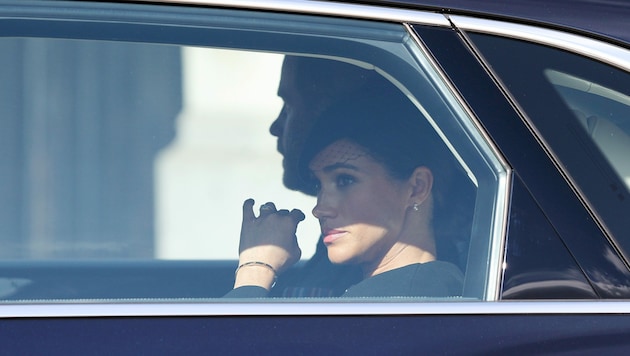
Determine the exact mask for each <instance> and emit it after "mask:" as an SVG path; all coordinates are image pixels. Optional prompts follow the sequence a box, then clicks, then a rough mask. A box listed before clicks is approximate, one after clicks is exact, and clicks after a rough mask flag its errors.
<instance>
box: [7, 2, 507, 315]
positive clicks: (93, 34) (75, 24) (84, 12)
mask: <svg viewBox="0 0 630 356" xmlns="http://www.w3.org/2000/svg"><path fill="white" fill-rule="evenodd" d="M280 3H284V2H280ZM316 4H317V5H316V8H317V9H319V11H314V10H312V9H311V10H309V11H312V12H314V13H318V14H321V13H322V11H323V10H322V9H326V8H327V6H328V4H326V3H316ZM3 6H4V5H3ZM3 6H0V11H4V10H5V9H4V8H3ZM102 6H105V5H102ZM119 6H120V7H119ZM126 6H130V7H132V8H133V9H135V10H145V7H144V6H142V7H140V6H138V5H107V6H105V7H106V8H108V9H109V10H116V11H112V14H110V16H111V17H110V18H109V19H102V18H100V17H99V15H98V14H96V13H95V12H94V10H92V9H90V8H89V7H88V6H87V5H85V4H80V5H79V8H80V9H81V10H80V11H76V12H71V13H70V14H65V20H61V19H50V18H47V16H41V17H40V18H38V17H37V16H32V15H28V11H26V10H25V9H22V8H20V7H19V6H15V7H13V8H11V7H9V10H11V11H8V12H9V13H11V12H12V11H13V12H14V14H19V15H14V16H15V17H11V16H9V15H7V16H6V17H5V19H3V20H0V22H6V23H11V22H12V20H18V21H14V23H13V24H14V25H15V24H18V25H17V26H16V28H14V31H13V32H12V33H11V34H7V33H4V34H3V36H7V35H10V36H34V35H37V34H38V33H40V32H38V31H43V29H46V31H50V27H49V26H50V25H59V28H60V29H61V31H59V32H57V33H55V34H53V35H46V36H45V37H51V38H73V39H76V38H78V37H81V36H82V37H81V38H83V39H102V40H112V39H115V40H120V38H119V37H118V36H120V35H121V34H123V33H124V34H126V35H125V36H126V39H125V40H126V41H131V42H133V41H145V40H146V39H144V38H143V37H142V36H136V35H134V34H133V33H134V30H137V29H143V30H144V31H147V32H150V31H148V29H149V28H153V29H158V28H159V27H160V26H167V25H165V24H157V22H158V21H159V20H160V16H166V15H165V14H166V13H168V14H169V15H170V17H167V18H169V19H171V20H172V22H171V23H170V25H172V26H181V28H182V31H184V32H185V31H186V30H190V31H196V32H197V36H199V37H198V38H195V37H194V36H190V37H187V40H185V41H184V40H182V41H178V44H181V45H203V44H206V43H207V42H206V41H204V40H203V38H201V37H203V36H201V34H200V33H199V32H200V30H199V28H198V27H200V26H202V25H201V23H203V22H204V21H205V20H204V19H201V18H199V22H198V23H192V22H191V21H188V20H186V19H185V18H187V17H186V16H191V17H193V18H194V16H192V15H190V14H191V13H192V12H193V10H195V9H194V8H190V9H183V10H182V11H181V12H179V11H176V12H177V14H173V11H172V10H173V8H171V7H163V8H160V7H159V6H158V7H155V9H157V12H158V15H155V14H152V13H149V14H143V15H139V14H135V15H127V14H125V13H124V12H123V11H122V10H125V9H126ZM310 6H314V5H309V9H310ZM358 8H361V9H363V10H365V12H364V15H362V16H360V17H363V18H368V17H369V18H372V16H374V18H378V19H380V20H382V19H383V18H385V19H387V21H391V20H392V18H399V16H401V13H402V14H405V15H411V14H413V16H409V17H408V18H412V19H414V22H415V23H417V22H419V21H424V22H425V24H426V25H428V26H448V22H447V21H442V19H444V18H443V17H442V16H441V15H438V14H434V13H421V12H416V11H414V12H406V11H402V12H401V11H400V10H396V11H392V14H390V15H388V16H387V15H385V16H384V14H383V11H382V9H380V8H372V7H365V8H364V7H362V6H359V7H358ZM119 9H120V11H119ZM352 9H355V6H354V5H352V6H350V5H348V6H344V7H343V9H341V10H339V9H336V10H334V11H333V12H331V13H328V12H327V11H323V13H327V14H331V15H335V16H342V15H344V14H346V13H345V11H349V10H352ZM38 10H39V11H40V12H41V13H46V11H48V10H51V11H52V10H53V7H47V6H42V7H41V8H39V9H38ZM22 11H26V12H25V13H26V14H27V15H24V13H22ZM54 12H55V11H52V13H53V17H54ZM296 12H300V13H302V12H307V11H306V10H304V9H302V10H301V11H297V10H296ZM187 14H188V15H187ZM368 14H369V16H368ZM419 14H423V15H419ZM377 15H378V16H377ZM425 15H426V17H425ZM134 16H138V18H144V19H145V22H144V23H141V24H136V22H135V21H137V20H134V19H135V18H136V17H134ZM180 16H181V17H180ZM22 17H23V18H22ZM97 18H98V20H97ZM438 18H440V20H439V21H438V20H437V19H438ZM444 20H445V19H444ZM64 21H68V22H67V23H64ZM335 21H337V20H335ZM338 21H343V22H352V21H353V20H348V19H340V20H338ZM120 22H122V23H123V24H122V25H121V24H120ZM154 22H155V23H154ZM193 22H194V21H193ZM79 23H80V24H79ZM110 24H111V28H112V29H113V28H115V29H116V31H114V32H113V33H112V32H107V31H105V32H100V31H98V29H99V28H100V26H106V27H107V26H110ZM65 25H69V26H65ZM399 25H400V26H403V23H399ZM186 27H189V28H186ZM7 28H9V27H7ZM76 28H81V29H82V30H83V31H84V32H82V33H83V35H81V36H75V32H74V31H75V29H76ZM116 33H117V34H116ZM156 33H158V34H155V35H154V36H156V37H155V38H153V39H152V43H171V42H169V40H160V39H159V31H156ZM404 36H410V37H412V38H413V39H412V40H408V42H407V45H409V46H417V45H420V44H421V42H420V41H419V40H418V39H417V38H415V37H413V34H412V33H411V32H410V30H409V29H407V31H406V32H404ZM415 50H416V51H418V53H422V52H423V50H424V49H423V48H420V47H419V48H415ZM348 51H349V52H350V51H351V50H350V49H348ZM423 55H424V54H423ZM418 58H419V57H418ZM425 65H430V66H431V67H429V68H431V70H433V71H439V66H438V65H436V63H426V64H425ZM445 77H446V76H444V75H441V76H437V77H436V78H433V80H434V81H435V83H442V81H443V80H444V78H445ZM441 87H442V90H444V91H445V92H447V93H449V94H450V95H452V96H454V97H453V98H451V100H452V104H453V105H455V106H456V108H458V110H460V111H461V113H462V115H464V116H465V117H466V118H467V120H471V121H470V127H468V128H469V129H471V130H477V131H478V134H479V135H480V137H481V138H482V139H483V140H484V143H483V145H484V146H486V148H487V149H488V152H489V153H488V154H491V155H494V156H493V158H494V159H496V160H497V162H496V163H495V168H496V169H499V170H504V172H503V173H501V174H504V175H505V177H504V178H503V179H501V182H500V183H499V186H500V187H499V188H498V190H501V191H502V193H500V197H499V198H498V199H497V198H495V200H498V201H495V203H496V204H499V205H498V207H497V208H496V209H495V210H494V212H495V214H494V215H495V216H494V217H493V219H495V220H494V221H496V224H495V225H494V226H493V227H492V228H491V230H492V231H493V232H492V234H493V237H492V241H493V243H492V245H493V247H492V249H491V250H490V251H489V252H488V253H489V255H490V256H491V257H486V259H487V260H488V261H490V262H493V263H492V264H491V265H490V267H489V271H490V272H488V274H487V277H486V278H487V279H486V281H485V286H484V289H487V288H489V289H487V292H484V300H495V299H496V297H497V295H498V289H499V279H500V278H499V274H500V258H499V257H500V254H501V246H502V243H503V242H502V241H503V239H504V233H503V232H504V231H505V225H504V224H505V220H506V218H505V216H506V215H507V200H508V195H507V190H508V186H509V185H508V184H507V181H508V180H509V179H508V177H509V176H508V168H507V165H506V164H505V163H504V162H502V161H501V158H500V155H498V152H499V151H498V149H496V147H494V146H493V145H492V144H491V141H490V140H488V138H487V137H486V136H484V135H483V130H482V129H481V127H482V126H481V125H480V124H479V123H478V122H477V121H476V120H475V117H474V115H472V111H471V110H470V109H469V108H467V107H466V106H465V105H464V101H463V99H462V98H461V97H459V96H457V95H456V93H457V92H456V91H455V90H453V88H451V87H448V85H447V84H441ZM442 95H445V94H444V93H442ZM68 303H69V304H67V305H66V306H68V305H70V304H73V301H68ZM221 304H222V303H220V302H217V303H209V305H221ZM247 304H248V305H250V303H247ZM258 304H259V303H251V305H258ZM263 304H267V303H263ZM274 304H278V303H269V305H274ZM297 304H301V305H302V306H301V307H300V308H301V309H303V308H304V304H303V303H297ZM336 304H337V303H330V305H336ZM343 304H345V303H341V304H340V305H339V307H341V306H342V305H343ZM396 304H398V303H392V304H385V303H375V305H378V306H380V307H381V309H382V308H385V310H388V311H387V312H388V313H392V312H393V313H400V312H401V310H402V309H404V308H400V306H396ZM409 304H416V303H402V304H401V305H409ZM316 305H317V308H320V307H321V306H322V305H325V306H327V305H329V304H328V303H323V304H322V303H317V304H316ZM367 305H369V304H367ZM222 307H225V305H223V306H222ZM237 308H240V306H237ZM258 308H259V307H258ZM258 308H256V310H258ZM268 308H272V309H273V307H271V306H269V307H268ZM324 309H328V307H326V308H324ZM328 310H333V311H334V310H339V308H338V307H332V309H328ZM303 313H304V312H303V311H302V312H300V313H298V314H303ZM306 313H308V312H306ZM334 313H336V312H334ZM376 313H379V312H376ZM254 314H255V315H256V314H258V313H254ZM370 314H374V313H372V312H371V313H370Z"/></svg>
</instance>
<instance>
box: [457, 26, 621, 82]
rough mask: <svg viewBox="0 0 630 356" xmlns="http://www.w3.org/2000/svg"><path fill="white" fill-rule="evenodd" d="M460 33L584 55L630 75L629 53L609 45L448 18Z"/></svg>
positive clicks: (539, 30)
mask: <svg viewBox="0 0 630 356" xmlns="http://www.w3.org/2000/svg"><path fill="white" fill-rule="evenodd" d="M448 18H449V19H450V20H451V22H452V23H453V25H455V27H457V28H458V29H460V30H463V31H470V32H480V33H486V34H491V35H498V36H504V37H510V38H515V39H521V40H526V41H530V42H535V43H539V44H543V45H548V46H552V47H555V48H560V49H564V50H567V51H570V52H573V53H577V54H581V55H584V56H587V57H590V58H593V59H596V60H599V61H602V62H604V63H607V64H610V65H612V66H615V67H618V68H620V69H623V70H625V71H630V51H628V49H625V48H621V47H618V46H615V45H612V44H610V43H606V42H603V41H599V40H595V39H592V38H588V37H585V36H580V35H575V34H572V33H567V32H562V31H558V30H551V29H545V28H540V27H534V26H529V25H521V24H515V23H509V22H504V21H496V20H486V19H479V18H474V17H468V16H459V15H453V16H448Z"/></svg>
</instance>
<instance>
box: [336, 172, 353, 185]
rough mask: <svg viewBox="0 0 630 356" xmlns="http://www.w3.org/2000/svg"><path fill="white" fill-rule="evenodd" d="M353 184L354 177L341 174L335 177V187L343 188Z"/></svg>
mask: <svg viewBox="0 0 630 356" xmlns="http://www.w3.org/2000/svg"><path fill="white" fill-rule="evenodd" d="M352 183H354V177H352V176H349V175H345V174H342V175H340V176H338V177H337V186H340V187H345V186H348V185H350V184H352Z"/></svg>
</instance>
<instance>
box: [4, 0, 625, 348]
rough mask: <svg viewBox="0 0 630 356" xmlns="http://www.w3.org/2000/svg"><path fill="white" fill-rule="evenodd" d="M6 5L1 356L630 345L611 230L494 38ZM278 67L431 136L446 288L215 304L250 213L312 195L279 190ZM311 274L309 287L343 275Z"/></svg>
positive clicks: (205, 10) (399, 24)
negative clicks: (502, 60)
mask: <svg viewBox="0 0 630 356" xmlns="http://www.w3.org/2000/svg"><path fill="white" fill-rule="evenodd" d="M0 13H2V19H0V23H2V27H0V28H1V29H2V30H1V31H2V32H1V33H0V36H2V38H0V46H2V47H3V48H4V50H2V51H0V53H2V54H1V57H0V61H1V62H2V63H3V65H2V75H3V78H6V79H5V80H4V81H3V83H2V84H1V85H2V87H1V88H0V93H2V96H3V97H4V98H5V102H6V103H7V104H6V105H3V106H2V109H1V110H2V115H1V117H2V125H3V127H4V128H6V129H5V130H3V132H2V133H1V134H2V135H3V137H2V139H1V140H0V142H2V146H3V153H4V156H3V158H2V160H3V162H2V164H3V167H4V168H3V172H5V173H3V174H2V176H1V179H2V184H0V186H1V187H2V189H3V191H2V192H3V196H4V197H5V198H4V199H3V200H4V202H3V205H2V207H1V208H0V209H1V210H0V211H1V212H2V214H1V215H2V220H1V224H0V225H1V226H2V236H1V237H0V238H1V239H2V241H3V245H4V248H2V251H0V253H1V256H2V260H1V261H0V265H1V266H0V271H2V274H3V275H2V276H1V279H0V281H1V282H2V284H1V289H0V291H1V292H2V293H1V295H0V298H2V305H0V315H1V317H2V318H3V319H2V323H0V335H1V336H0V338H1V339H2V341H3V350H5V351H6V352H10V353H16V354H17V353H29V352H33V353H38V352H42V351H44V350H45V351H46V352H50V353H53V352H54V353H70V354H72V353H74V354H84V353H97V354H99V353H102V354H111V353H133V354H135V353H158V354H170V353H202V352H203V353H208V352H212V353H236V354H240V353H246V352H247V353H256V354H278V353H306V354H314V353H322V352H327V353H333V354H341V353H344V354H347V353H365V354H383V353H395V354H417V353H449V352H451V353H491V352H496V353H499V352H500V353H504V352H512V351H519V352H540V351H576V350H583V349H589V350H599V349H606V348H608V350H615V349H624V348H626V347H627V341H626V338H625V335H626V334H627V331H628V328H630V324H629V322H628V321H627V317H626V315H624V314H626V313H628V305H626V303H623V302H617V303H612V302H606V303H601V302H593V300H598V299H612V298H625V297H626V296H627V290H626V289H627V288H626V286H628V285H629V282H630V281H628V274H629V272H628V269H627V266H626V263H625V260H624V259H623V258H622V257H621V256H622V254H621V253H620V252H619V251H621V250H622V248H620V247H619V245H618V243H617V236H618V235H615V234H613V233H612V232H611V231H612V230H609V229H606V228H604V227H607V226H609V225H610V226H613V225H611V224H612V223H608V222H607V221H608V220H605V221H606V223H604V222H603V220H601V219H600V218H601V217H600V215H599V214H598V212H599V210H597V209H596V208H597V206H596V205H595V204H594V203H591V198H590V195H589V196H587V197H585V196H584V195H583V194H582V191H581V190H580V189H578V188H577V187H578V186H579V184H576V183H575V182H574V181H573V180H572V179H570V178H572V177H573V176H574V173H573V172H572V171H570V170H566V169H565V168H564V166H563V163H562V162H563V161H562V157H560V156H555V155H554V154H552V152H555V150H556V149H555V148H553V147H552V146H549V145H548V144H547V142H546V136H545V135H544V134H542V133H540V132H538V130H537V129H536V128H537V127H538V126H537V125H538V124H537V122H536V119H533V117H534V114H530V113H529V111H528V107H527V106H525V105H524V104H523V106H522V107H521V100H520V99H519V98H518V96H517V95H516V94H515V93H513V92H512V90H515V89H513V88H512V87H509V88H506V87H505V86H504V84H503V83H504V81H503V80H504V79H503V76H504V75H505V76H506V79H507V78H508V76H507V75H506V74H505V73H502V72H501V70H500V69H502V68H503V67H500V66H498V64H494V62H493V58H490V56H489V55H488V58H487V59H486V51H490V49H491V48H492V47H493V46H494V39H492V40H488V41H487V42H484V40H483V39H481V37H482V36H481V35H480V36H479V38H477V35H476V34H475V31H474V30H473V29H471V30H470V33H468V31H469V30H468V29H467V27H466V26H465V25H463V26H462V28H464V33H461V32H458V31H455V30H461V29H460V28H459V27H455V28H454V27H453V24H452V23H451V21H450V19H448V18H447V17H445V16H444V15H442V14H440V13H438V12H435V11H415V10H413V11H412V10H408V9H395V8H388V7H378V6H362V5H355V4H340V3H330V2H290V1H288V2H282V1H281V2H270V3H266V4H249V5H247V4H234V3H229V2H226V3H220V4H216V5H210V4H203V3H195V4H185V3H182V2H177V3H175V2H164V3H154V4H140V3H106V2H49V1H32V2H29V3H23V2H19V1H15V2H13V1H6V2H3V3H1V4H0ZM455 25H457V21H455ZM503 25H505V24H504V23H500V22H497V23H494V25H493V26H495V27H494V28H501V26H503ZM471 28H472V26H471ZM497 31H498V30H497ZM499 37H500V36H499ZM484 45H485V46H484ZM488 48H490V49H488ZM291 56H293V57H300V58H307V59H309V60H314V61H318V60H319V61H321V60H325V61H329V62H331V63H333V64H334V65H335V66H336V65H340V66H351V67H352V68H353V70H354V71H359V72H362V71H367V72H368V73H370V75H374V76H376V77H378V78H379V81H381V82H383V83H385V85H387V86H388V87H391V88H394V89H395V91H396V93H397V94H398V95H402V96H404V97H405V98H406V99H407V100H409V102H410V103H412V104H413V107H414V115H416V116H415V117H417V120H422V121H423V122H426V124H427V125H428V127H430V130H431V132H432V133H433V134H435V135H436V136H437V137H439V142H440V144H439V146H440V150H442V151H441V152H446V153H447V157H448V159H446V160H444V162H445V163H446V162H448V164H449V165H447V167H446V168H445V169H444V172H447V173H446V174H444V176H443V177H444V178H443V179H440V180H439V183H441V184H443V187H444V188H442V189H443V190H440V194H439V198H437V197H436V199H439V200H440V202H439V203H440V204H441V206H440V207H439V208H436V210H437V212H436V214H438V215H435V217H434V222H433V224H434V229H435V230H436V236H439V237H440V240H439V241H440V244H439V245H438V258H440V259H443V260H445V261H449V263H452V264H454V265H456V266H458V268H460V269H461V271H462V273H463V276H464V277H463V286H462V288H461V293H458V294H457V295H448V296H438V297H426V296H411V297H401V296H398V295H391V296H384V297H382V296H380V297H373V296H370V295H365V296H362V297H360V298H343V297H339V296H335V297H330V296H321V295H318V296H312V295H311V294H308V297H305V294H302V295H295V294H291V295H289V296H285V295H272V296H270V297H268V298H239V299H235V298H222V296H223V295H224V294H225V293H227V292H228V291H229V290H230V289H231V288H232V284H233V281H234V275H235V270H236V269H237V267H238V263H237V260H238V235H239V228H240V225H241V220H242V216H241V211H242V203H243V200H244V199H246V198H247V197H254V199H256V202H257V204H261V203H263V202H265V201H275V202H277V203H278V204H279V205H280V204H282V206H283V207H284V206H287V207H289V208H292V207H297V208H300V209H302V210H303V211H304V212H310V211H311V210H312V207H313V205H314V204H315V199H314V198H313V197H312V196H310V195H309V194H311V193H310V192H309V191H308V190H306V189H303V188H301V187H299V186H298V187H296V186H293V187H292V189H294V190H297V191H292V190H290V189H288V188H287V187H286V185H287V183H286V181H283V175H284V174H285V173H286V172H285V171H284V170H283V169H285V166H283V164H284V163H283V162H284V161H283V159H286V158H287V156H284V157H283V156H282V155H285V154H287V152H286V151H284V152H283V151H282V150H281V152H280V153H281V154H282V155H279V154H278V152H276V151H277V149H278V148H279V147H280V146H278V144H279V143H278V140H277V139H276V138H275V137H273V136H272V135H270V134H269V130H270V129H269V127H270V126H272V124H273V123H274V122H275V120H276V119H277V117H279V116H280V117H281V116H282V113H283V112H284V111H283V105H284V104H286V103H283V102H282V100H281V99H280V98H278V97H277V96H276V91H277V87H278V85H279V81H280V77H281V75H282V70H283V62H284V60H285V59H286V58H287V57H291ZM497 61H499V60H497ZM495 66H496V67H497V68H495ZM507 67H509V66H507ZM626 70H627V68H626ZM307 72H308V71H307ZM314 77H315V79H314V80H316V79H318V75H314ZM339 78H342V77H341V76H340V77H339ZM319 79H321V78H319ZM341 82H343V80H342V81H341ZM330 93H331V92H330V91H327V90H324V94H330ZM340 97H342V94H341V93H336V94H335V95H331V96H330V98H328V97H327V99H329V100H331V101H334V100H337V99H339V98H340ZM377 99H378V98H376V97H374V101H377ZM385 105H387V104H385ZM284 106H285V107H284V110H288V108H286V105H284ZM309 109H311V110H309V111H308V112H314V111H312V110H315V111H316V109H317V108H313V107H311V108H309ZM390 109H391V112H392V115H395V114H400V111H399V110H398V108H397V107H395V106H391V107H390ZM567 117H570V116H567ZM314 119H315V118H313V120H314ZM530 119H531V121H530ZM538 120H544V117H543V118H542V119H538ZM307 125H308V122H306V123H302V126H304V127H305V126H307ZM541 132H542V130H541ZM272 133H273V130H272ZM401 135H402V132H401ZM436 152H438V148H437V147H436V149H435V151H433V152H430V154H434V155H437V153H436ZM418 154H419V155H421V154H427V152H418ZM598 157H599V156H598ZM608 169H610V168H608ZM436 171H437V170H436ZM575 179H576V180H577V179H578V178H575ZM615 182H617V181H615ZM617 183H618V182H617ZM618 185H619V184H618ZM624 189H625V188H624ZM300 226H301V227H300V229H299V230H298V231H297V235H298V238H299V241H300V244H301V247H302V249H303V251H302V253H303V260H302V261H301V262H299V263H298V264H297V266H296V267H295V269H292V270H289V271H288V272H287V276H289V277H292V278H293V279H292V280H295V277H294V276H296V275H297V276H299V272H300V269H301V268H304V267H305V266H308V265H309V262H311V259H313V258H311V256H316V254H317V249H316V245H317V242H318V241H319V239H320V230H319V226H318V224H317V222H316V221H315V219H313V218H310V221H308V220H307V221H305V222H304V223H301V225H300ZM615 231H617V230H615ZM440 251H441V252H440ZM322 275H323V276H324V277H325V278H323V280H324V281H323V282H321V280H322V278H319V279H318V278H312V279H309V283H311V282H310V281H313V280H317V283H324V286H328V285H327V284H326V283H328V282H329V280H328V279H330V278H337V277H338V278H341V273H337V270H336V269H330V270H327V272H326V274H322ZM286 278H287V279H285V280H284V281H283V276H282V275H281V276H280V279H279V283H278V286H283V283H284V285H285V286H289V287H294V288H291V289H290V290H291V291H293V292H294V291H296V290H298V291H299V292H304V291H305V290H308V291H309V292H313V291H320V290H322V289H323V288H322V285H321V284H312V285H311V284H306V283H302V284H298V285H291V284H287V283H290V282H288V281H289V278H288V277H286ZM304 278H306V277H304ZM298 280H301V279H300V278H298ZM304 280H306V279H304ZM313 283H314V282H313ZM295 287H298V288H295ZM342 289H343V288H342ZM341 292H343V290H342V291H341ZM280 294H282V293H280ZM507 299H515V300H518V301H517V302H508V301H502V300H507ZM546 299H563V300H565V301H562V302H549V301H542V300H546ZM567 299H572V300H573V301H571V302H567V301H566V300H567ZM525 300H529V301H525ZM579 300H590V302H589V301H579ZM576 310H579V313H576V312H575V311H576Z"/></svg>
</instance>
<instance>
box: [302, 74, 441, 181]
mask: <svg viewBox="0 0 630 356" xmlns="http://www.w3.org/2000/svg"><path fill="white" fill-rule="evenodd" d="M387 84H389V83H387ZM340 139H347V140H350V141H352V142H354V143H356V144H358V145H359V146H361V147H363V148H364V149H366V150H367V152H368V153H369V154H370V155H371V156H372V157H373V158H374V159H375V160H376V161H378V162H379V163H381V164H383V165H384V166H385V168H386V169H387V171H388V172H389V173H390V175H391V176H392V177H394V178H397V179H407V178H409V177H410V176H411V174H412V173H413V171H414V169H416V168H417V167H420V166H426V167H428V168H430V169H431V170H432V171H434V174H438V175H439V171H440V166H442V165H443V164H442V162H441V161H442V160H449V159H448V156H450V155H449V154H448V151H447V149H446V146H445V145H444V143H443V142H442V140H440V138H439V137H438V135H437V134H436V132H435V130H434V129H433V128H432V127H431V125H430V124H429V123H428V121H427V120H426V118H424V116H423V115H422V114H421V113H420V111H419V110H418V108H417V107H416V106H415V105H414V104H413V103H412V102H411V101H410V100H409V98H407V97H406V96H405V95H403V94H402V92H400V91H399V90H398V89H397V88H395V87H394V86H393V85H391V84H389V87H388V86H385V85H381V86H379V87H370V88H369V89H367V90H364V91H361V92H358V93H354V94H352V95H349V96H348V97H347V98H344V99H340V100H338V101H337V102H336V103H335V104H334V105H332V106H331V107H330V108H329V109H328V110H326V111H325V112H324V113H323V114H322V115H321V116H320V117H319V118H318V120H317V123H316V124H315V125H314V127H313V129H312V130H311V132H310V134H309V136H308V139H307V141H306V145H305V147H304V149H303V152H302V155H301V157H300V174H301V175H302V177H303V179H305V180H306V179H307V178H308V177H309V172H308V164H309V162H310V161H311V160H312V159H313V158H314V157H315V156H316V155H317V153H319V152H320V151H321V150H323V149H324V148H325V147H327V146H328V145H330V144H331V143H333V142H335V141H337V140H340Z"/></svg>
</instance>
